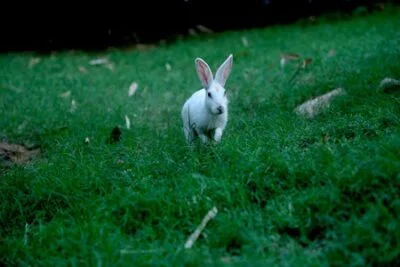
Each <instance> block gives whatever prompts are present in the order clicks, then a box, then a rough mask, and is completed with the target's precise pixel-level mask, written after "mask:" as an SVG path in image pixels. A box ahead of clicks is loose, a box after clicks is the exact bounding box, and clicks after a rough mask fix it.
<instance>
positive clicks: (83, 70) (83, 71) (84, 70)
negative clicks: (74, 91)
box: [78, 66, 87, 73]
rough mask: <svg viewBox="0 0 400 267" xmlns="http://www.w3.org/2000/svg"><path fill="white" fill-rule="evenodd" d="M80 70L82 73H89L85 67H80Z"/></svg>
mask: <svg viewBox="0 0 400 267" xmlns="http://www.w3.org/2000/svg"><path fill="white" fill-rule="evenodd" d="M78 70H79V71H80V72H81V73H87V69H86V68H85V67H83V66H79V67H78Z"/></svg>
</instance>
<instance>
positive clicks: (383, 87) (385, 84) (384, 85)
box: [378, 77, 400, 93]
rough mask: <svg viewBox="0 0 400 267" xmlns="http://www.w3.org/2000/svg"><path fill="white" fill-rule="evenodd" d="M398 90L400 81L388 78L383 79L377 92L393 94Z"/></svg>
mask: <svg viewBox="0 0 400 267" xmlns="http://www.w3.org/2000/svg"><path fill="white" fill-rule="evenodd" d="M399 89H400V80H396V79H393V78H388V77H386V78H385V79H383V80H382V81H381V82H380V83H379V86H378V91H382V92H385V93H393V92H395V91H399Z"/></svg>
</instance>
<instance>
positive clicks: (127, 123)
mask: <svg viewBox="0 0 400 267" xmlns="http://www.w3.org/2000/svg"><path fill="white" fill-rule="evenodd" d="M125 124H126V129H130V128H131V121H130V120H129V117H128V116H127V115H125Z"/></svg>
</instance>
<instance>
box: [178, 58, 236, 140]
mask: <svg viewBox="0 0 400 267" xmlns="http://www.w3.org/2000/svg"><path fill="white" fill-rule="evenodd" d="M232 61H233V56H232V55H229V57H228V58H227V59H226V60H225V61H224V62H223V63H222V64H221V66H220V67H219V68H218V70H217V72H216V74H215V79H214V77H213V74H212V71H211V69H210V67H209V66H208V64H207V63H206V62H205V61H204V60H203V59H201V58H196V60H195V64H196V71H197V74H198V77H199V79H200V81H201V84H202V85H203V88H202V89H200V90H198V91H196V92H195V93H193V94H192V95H191V96H190V97H189V99H187V100H186V102H185V104H184V105H183V107H182V111H181V116H182V121H183V130H184V134H185V138H186V141H187V142H188V143H192V142H193V141H194V139H195V138H196V137H197V136H198V137H200V139H201V141H203V143H207V142H208V141H209V139H210V137H211V135H210V134H211V133H213V136H212V137H211V138H212V139H214V141H216V142H217V143H219V142H220V141H221V138H222V134H223V132H224V129H225V127H226V124H227V122H228V98H227V96H226V94H225V92H226V90H225V83H226V80H227V79H228V77H229V74H230V72H231V69H232ZM208 94H210V95H211V97H210V96H209V95H208Z"/></svg>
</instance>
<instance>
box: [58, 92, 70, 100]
mask: <svg viewBox="0 0 400 267" xmlns="http://www.w3.org/2000/svg"><path fill="white" fill-rule="evenodd" d="M70 95H71V91H66V92H64V93H61V94H60V97H62V98H67V97H69V96H70Z"/></svg>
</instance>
